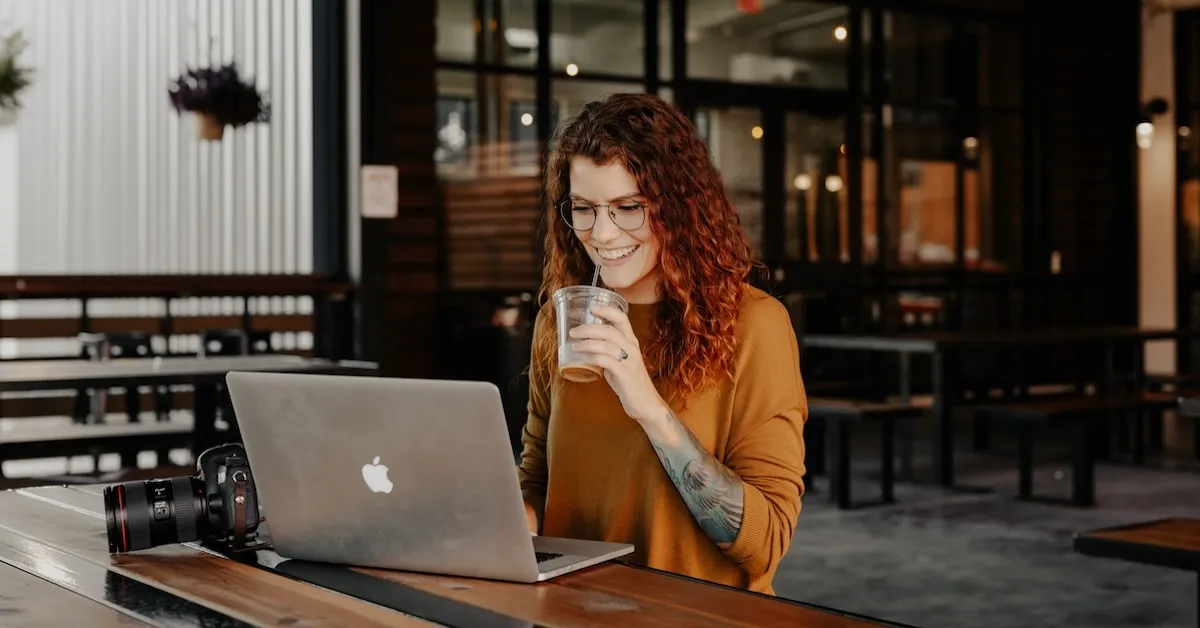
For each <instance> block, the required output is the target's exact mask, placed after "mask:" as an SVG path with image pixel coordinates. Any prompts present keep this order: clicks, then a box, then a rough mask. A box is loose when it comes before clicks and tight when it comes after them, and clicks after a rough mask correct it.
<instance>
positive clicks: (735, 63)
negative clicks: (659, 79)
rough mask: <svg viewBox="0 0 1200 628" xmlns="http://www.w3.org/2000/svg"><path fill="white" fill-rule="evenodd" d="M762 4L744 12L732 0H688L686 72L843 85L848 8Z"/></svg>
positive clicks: (738, 79)
mask: <svg viewBox="0 0 1200 628" xmlns="http://www.w3.org/2000/svg"><path fill="white" fill-rule="evenodd" d="M764 4H767V5H768V6H765V7H764V8H763V10H762V11H761V12H759V13H745V12H743V11H742V10H741V9H740V8H739V7H738V3H736V2H732V1H724V0H691V1H690V2H688V8H687V33H688V62H687V66H688V76H689V77H690V78H702V79H713V80H722V81H730V82H735V83H775V84H789V85H795V86H798V87H816V88H830V89H833V88H837V89H843V88H845V86H846V49H847V43H848V41H849V31H848V24H847V23H846V20H847V15H848V10H847V8H846V7H845V6H844V5H840V4H834V3H826V2H777V3H764ZM664 41H669V40H664Z"/></svg>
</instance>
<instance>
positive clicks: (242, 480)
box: [233, 473, 246, 548]
mask: <svg viewBox="0 0 1200 628" xmlns="http://www.w3.org/2000/svg"><path fill="white" fill-rule="evenodd" d="M234 478H235V483H234V486H233V546H234V547H237V548H241V547H244V546H245V545H246V475H245V474H244V473H236V474H234Z"/></svg>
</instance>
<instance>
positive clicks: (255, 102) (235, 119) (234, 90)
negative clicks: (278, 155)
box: [168, 63, 271, 141]
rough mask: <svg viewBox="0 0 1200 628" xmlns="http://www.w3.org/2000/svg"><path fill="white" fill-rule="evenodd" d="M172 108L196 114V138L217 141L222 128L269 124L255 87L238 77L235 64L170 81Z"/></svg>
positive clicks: (264, 104) (267, 109) (265, 106)
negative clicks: (252, 123)
mask: <svg viewBox="0 0 1200 628" xmlns="http://www.w3.org/2000/svg"><path fill="white" fill-rule="evenodd" d="M168 95H169V96H170V99H171V106H173V107H174V108H175V110H176V111H178V112H184V111H190V112H192V113H194V114H195V115H196V135H197V137H199V138H200V139H202V140H210V141H220V140H221V138H222V137H224V136H225V127H227V126H232V127H235V128H236V127H240V126H245V125H247V124H250V123H251V122H269V121H270V119H271V109H270V106H269V105H268V104H267V102H266V100H265V99H264V98H263V96H262V94H260V93H259V92H258V90H257V89H255V87H254V85H253V84H251V83H249V82H247V81H245V80H243V79H242V78H241V77H240V76H239V75H238V70H237V65H236V64H234V63H228V64H226V65H223V66H220V67H218V68H198V69H195V70H188V71H187V72H185V73H183V74H182V75H180V76H179V77H178V78H176V79H175V80H174V81H172V82H171V86H170V88H169V90H168Z"/></svg>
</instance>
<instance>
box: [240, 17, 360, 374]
mask: <svg viewBox="0 0 1200 628" xmlns="http://www.w3.org/2000/svg"><path fill="white" fill-rule="evenodd" d="M312 11H313V31H312V37H313V41H312V45H313V55H312V59H313V61H312V63H313V65H312V79H313V80H312V96H313V120H312V124H313V170H312V177H313V178H312V192H313V217H312V220H313V271H314V272H316V273H319V274H323V275H327V276H329V277H331V278H333V279H335V280H339V281H348V280H349V276H350V273H349V269H350V265H349V264H350V259H349V251H348V250H347V249H348V243H349V230H348V227H349V219H350V217H349V216H348V215H347V213H346V198H347V191H348V190H349V180H348V179H349V175H348V173H347V171H346V164H347V163H348V161H347V160H348V157H349V154H348V152H347V146H346V137H347V130H348V129H347V125H346V102H345V94H346V68H345V61H346V35H345V33H346V11H345V3H344V2H340V1H338V0H312ZM246 305H247V309H246V313H247V315H248V314H249V303H247V304H246ZM313 305H314V310H315V314H316V318H315V321H314V326H315V333H314V340H315V341H316V342H314V347H313V350H314V351H313V354H314V355H316V356H320V357H329V358H333V359H344V358H350V357H355V356H357V355H358V353H359V352H358V351H356V350H355V347H354V344H355V343H354V336H355V333H354V330H355V329H356V328H357V325H354V324H353V321H354V302H353V301H351V300H348V299H346V300H339V301H332V300H325V299H323V300H321V301H320V302H317V303H314V304H313Z"/></svg>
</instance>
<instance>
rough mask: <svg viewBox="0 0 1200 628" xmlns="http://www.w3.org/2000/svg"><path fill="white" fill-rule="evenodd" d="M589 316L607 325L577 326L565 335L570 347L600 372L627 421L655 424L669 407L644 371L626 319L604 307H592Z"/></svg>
mask: <svg viewBox="0 0 1200 628" xmlns="http://www.w3.org/2000/svg"><path fill="white" fill-rule="evenodd" d="M592 313H593V314H595V315H596V316H598V317H600V318H603V319H604V320H606V321H608V322H609V323H611V325H580V326H578V327H576V328H574V329H572V330H571V331H570V333H569V335H570V337H571V339H572V342H571V347H572V348H573V349H574V350H575V351H578V352H579V353H586V354H589V355H590V356H592V361H593V362H594V363H595V364H596V365H597V366H599V367H600V368H602V369H604V379H605V381H607V382H608V385H609V386H611V387H612V389H613V392H615V393H617V397H618V398H620V400H621V406H622V407H624V408H625V413H626V414H628V415H629V416H630V417H631V418H633V419H635V420H637V421H639V422H642V421H657V420H660V419H661V418H662V417H664V416H666V413H667V412H668V410H669V408H668V406H667V404H666V402H665V401H663V398H662V396H660V395H659V394H658V389H656V388H655V387H654V382H653V381H652V380H651V379H650V373H649V372H648V371H647V370H646V363H645V362H644V361H643V360H642V350H641V348H640V347H639V346H638V341H637V337H636V336H634V335H633V327H632V326H631V325H630V324H629V317H627V316H626V315H625V313H624V312H622V311H621V310H619V309H617V308H615V307H610V306H607V305H595V306H593V307H592Z"/></svg>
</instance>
